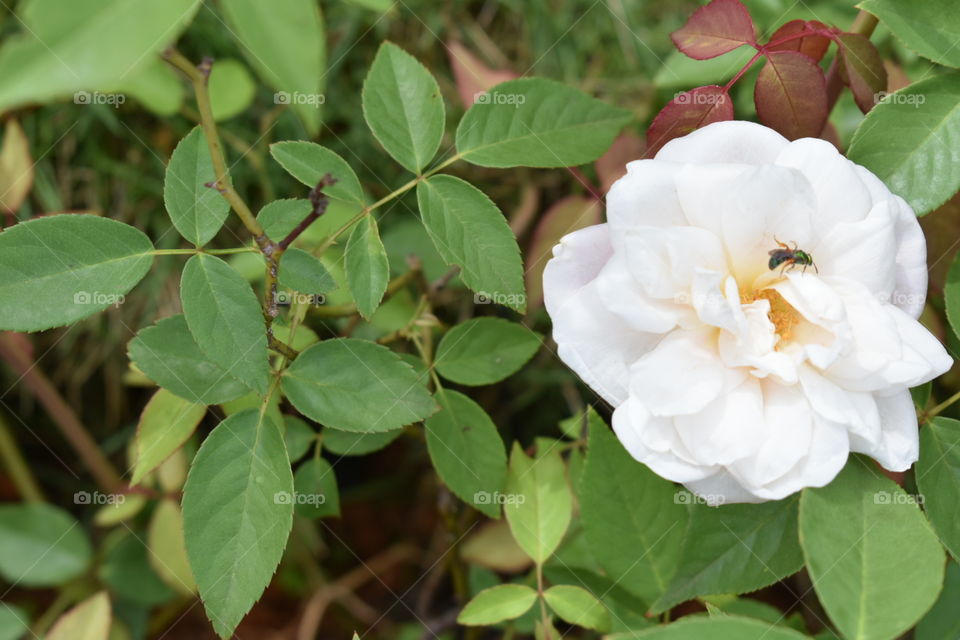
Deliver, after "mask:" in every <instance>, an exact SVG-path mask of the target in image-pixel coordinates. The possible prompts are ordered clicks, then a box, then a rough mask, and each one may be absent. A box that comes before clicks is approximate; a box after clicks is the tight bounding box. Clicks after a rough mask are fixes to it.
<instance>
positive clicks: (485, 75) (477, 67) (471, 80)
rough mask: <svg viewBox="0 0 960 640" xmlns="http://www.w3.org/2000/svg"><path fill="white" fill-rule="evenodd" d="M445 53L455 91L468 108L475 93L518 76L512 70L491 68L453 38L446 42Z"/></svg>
mask: <svg viewBox="0 0 960 640" xmlns="http://www.w3.org/2000/svg"><path fill="white" fill-rule="evenodd" d="M447 53H448V55H449V57H450V68H451V69H452V70H453V79H454V81H455V83H456V85H457V93H458V94H459V95H460V101H461V102H463V106H464V107H466V108H468V109H469V108H470V105H472V104H473V103H474V101H475V100H476V98H477V94H480V93H483V92H484V91H487V90H489V89H492V88H493V87H495V86H496V85H498V84H500V83H501V82H506V81H507V80H513V79H514V78H519V77H520V75H519V74H517V73H514V72H513V71H501V70H496V69H491V68H490V67H488V66H486V65H485V64H483V62H481V61H480V58H478V57H477V56H476V55H474V54H473V52H471V51H470V50H469V49H467V48H466V47H464V46H463V45H462V44H460V43H459V42H457V41H455V40H454V41H451V42H449V43H448V44H447Z"/></svg>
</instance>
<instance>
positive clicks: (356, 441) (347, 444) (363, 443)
mask: <svg viewBox="0 0 960 640" xmlns="http://www.w3.org/2000/svg"><path fill="white" fill-rule="evenodd" d="M402 434H403V430H401V429H394V430H393V431H384V432H383V433H355V432H353V431H340V430H339V429H324V430H323V448H324V449H326V450H327V451H329V452H330V453H333V454H336V455H338V456H364V455H367V454H368V453H373V452H374V451H379V450H380V449H383V448H384V447H386V446H387V445H388V444H390V443H391V442H393V441H394V440H396V439H397V438H399V437H400V436H401V435H402Z"/></svg>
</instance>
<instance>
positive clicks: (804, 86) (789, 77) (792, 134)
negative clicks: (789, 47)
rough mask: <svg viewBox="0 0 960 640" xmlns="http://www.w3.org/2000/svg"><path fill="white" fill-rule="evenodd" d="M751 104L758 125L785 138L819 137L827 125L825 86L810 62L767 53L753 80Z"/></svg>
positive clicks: (781, 53) (796, 53)
mask: <svg viewBox="0 0 960 640" xmlns="http://www.w3.org/2000/svg"><path fill="white" fill-rule="evenodd" d="M753 96H754V102H755V103H756V105H757V115H758V116H759V117H760V122H762V123H763V124H765V125H767V126H768V127H770V128H772V129H776V130H777V131H778V132H780V134H781V135H783V136H784V137H786V138H789V139H790V140H796V139H797V138H808V137H815V136H819V135H820V133H821V132H823V125H824V124H825V123H826V121H827V82H826V79H825V78H824V77H823V71H822V70H821V69H820V67H818V66H817V63H816V62H814V61H813V59H812V58H809V57H808V56H806V55H804V54H802V53H800V52H799V51H771V52H770V53H769V54H767V63H766V64H765V65H763V69H761V70H760V75H759V76H757V86H756V87H755V89H754V94H753Z"/></svg>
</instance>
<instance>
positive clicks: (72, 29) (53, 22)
mask: <svg viewBox="0 0 960 640" xmlns="http://www.w3.org/2000/svg"><path fill="white" fill-rule="evenodd" d="M199 5H200V3H199V2H198V1H197V0H169V2H155V1H154V0H75V1H74V2H67V3H64V2H60V1H59V0H31V1H30V2H21V3H19V7H18V8H19V9H20V11H19V14H20V16H19V17H20V19H19V24H21V25H22V27H23V29H22V31H21V32H20V33H19V34H17V35H15V36H12V37H10V36H8V38H7V39H6V40H5V43H4V46H3V48H2V49H0V77H2V78H3V85H2V87H0V111H11V110H12V109H13V108H14V107H19V106H22V105H24V104H28V103H31V102H48V101H50V100H52V99H55V98H60V97H64V96H69V95H70V94H71V93H74V92H75V91H78V90H93V89H104V88H108V87H114V86H116V85H118V84H120V83H121V82H122V81H123V80H124V78H126V77H128V76H132V75H134V74H135V73H137V71H139V69H140V68H142V67H146V66H148V65H150V64H151V63H152V62H153V61H154V55H155V54H158V53H160V52H161V51H163V50H164V49H165V48H166V47H167V46H168V45H169V44H170V43H172V42H173V41H174V40H176V39H177V36H178V35H179V33H180V32H181V31H182V30H183V28H184V27H186V26H187V25H188V24H189V23H190V21H191V20H192V19H193V15H194V14H195V13H196V11H197V8H198V7H199Z"/></svg>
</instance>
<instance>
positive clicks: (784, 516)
mask: <svg viewBox="0 0 960 640" xmlns="http://www.w3.org/2000/svg"><path fill="white" fill-rule="evenodd" d="M674 500H675V501H677V502H680V503H687V504H691V507H690V520H689V523H688V524H687V531H686V534H685V535H684V537H683V543H682V545H681V547H680V555H679V558H678V562H677V569H676V573H675V574H674V576H673V579H672V580H671V581H670V585H669V586H668V587H667V590H666V592H665V593H664V594H663V595H662V596H660V598H659V599H658V600H657V601H656V602H654V603H653V606H652V607H651V608H650V609H651V612H653V613H660V612H661V611H665V610H667V609H669V608H671V607H672V606H673V605H675V604H678V603H680V602H683V601H685V600H689V599H691V598H694V597H696V596H702V595H709V594H713V593H746V592H749V591H756V590H757V589H759V588H760V587H765V586H767V585H769V584H773V583H774V582H777V581H778V580H780V579H782V578H785V577H786V576H788V575H791V574H793V573H796V572H797V571H799V570H800V569H801V567H802V566H803V556H802V554H801V552H800V547H799V544H798V542H797V498H796V497H795V496H794V497H791V498H787V499H785V500H779V501H776V502H764V503H761V504H730V505H724V506H721V507H711V506H707V505H706V504H703V503H701V502H698V501H696V500H695V498H694V496H693V494H691V493H689V492H687V491H686V490H682V489H681V490H680V492H678V493H677V494H676V496H675V498H674Z"/></svg>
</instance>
